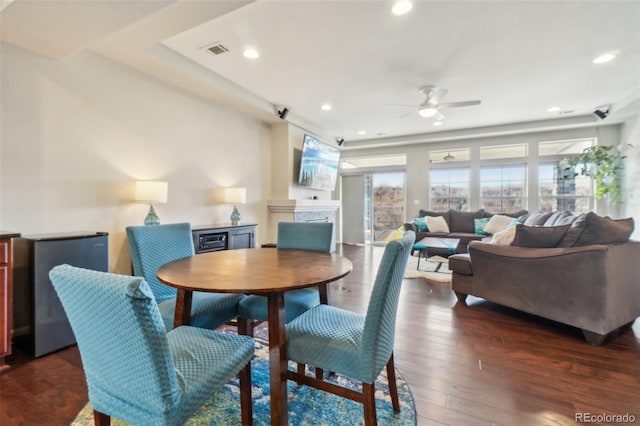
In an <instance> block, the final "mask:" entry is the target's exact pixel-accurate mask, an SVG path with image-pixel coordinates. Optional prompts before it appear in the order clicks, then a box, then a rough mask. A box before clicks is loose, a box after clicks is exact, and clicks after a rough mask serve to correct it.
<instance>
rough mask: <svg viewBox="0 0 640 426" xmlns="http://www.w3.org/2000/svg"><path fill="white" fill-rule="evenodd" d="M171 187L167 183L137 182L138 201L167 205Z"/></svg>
mask: <svg viewBox="0 0 640 426" xmlns="http://www.w3.org/2000/svg"><path fill="white" fill-rule="evenodd" d="M168 188H169V185H168V184H167V182H160V181H152V180H139V181H136V201H146V202H150V203H166V202H167V193H168Z"/></svg>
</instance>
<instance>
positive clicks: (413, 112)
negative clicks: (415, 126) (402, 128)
mask: <svg viewBox="0 0 640 426" xmlns="http://www.w3.org/2000/svg"><path fill="white" fill-rule="evenodd" d="M411 114H415V111H411V112H408V113H406V114H402V115H401V116H400V117H398V118H394V119H393V121H394V122H396V121H400V120H402V119H403V118H405V117H408V116H410V115H411Z"/></svg>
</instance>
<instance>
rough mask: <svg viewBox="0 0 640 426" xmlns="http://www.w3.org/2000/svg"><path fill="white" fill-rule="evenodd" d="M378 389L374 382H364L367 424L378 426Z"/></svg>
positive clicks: (363, 402) (365, 420) (363, 392)
mask: <svg viewBox="0 0 640 426" xmlns="http://www.w3.org/2000/svg"><path fill="white" fill-rule="evenodd" d="M375 394H376V390H375V384H374V383H362V398H363V401H362V404H363V405H364V424H365V426H376V425H377V424H378V420H377V418H376V395H375Z"/></svg>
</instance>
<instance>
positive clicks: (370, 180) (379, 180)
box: [364, 172, 405, 244]
mask: <svg viewBox="0 0 640 426" xmlns="http://www.w3.org/2000/svg"><path fill="white" fill-rule="evenodd" d="M404 180H405V173H404V172H385V173H371V174H366V175H365V176H364V183H365V191H364V193H365V201H364V206H365V208H364V211H365V217H364V220H365V239H366V240H367V242H370V243H379V244H384V243H386V242H387V241H390V240H393V239H396V238H399V235H400V232H399V230H400V228H401V227H402V225H403V223H404V204H405V202H404Z"/></svg>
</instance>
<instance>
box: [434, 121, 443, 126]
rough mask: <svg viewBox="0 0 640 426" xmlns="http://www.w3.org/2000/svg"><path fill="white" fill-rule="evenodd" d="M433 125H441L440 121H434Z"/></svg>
mask: <svg viewBox="0 0 640 426" xmlns="http://www.w3.org/2000/svg"><path fill="white" fill-rule="evenodd" d="M433 125H434V126H442V121H434V122H433Z"/></svg>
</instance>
